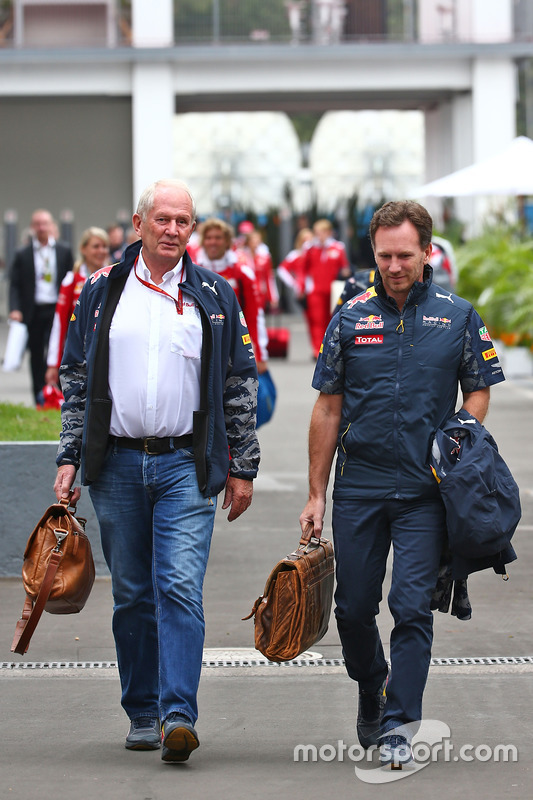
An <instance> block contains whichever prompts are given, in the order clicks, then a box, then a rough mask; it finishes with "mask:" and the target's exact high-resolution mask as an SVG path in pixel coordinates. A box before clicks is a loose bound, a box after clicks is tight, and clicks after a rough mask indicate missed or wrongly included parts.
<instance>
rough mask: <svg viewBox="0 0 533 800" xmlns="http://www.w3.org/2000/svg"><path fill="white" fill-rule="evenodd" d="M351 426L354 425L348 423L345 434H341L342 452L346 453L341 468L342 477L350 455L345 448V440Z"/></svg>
mask: <svg viewBox="0 0 533 800" xmlns="http://www.w3.org/2000/svg"><path fill="white" fill-rule="evenodd" d="M351 424H352V423H351V422H349V423H348V427H347V428H346V430H345V431H343V433H341V442H340V444H341V447H342V452H343V453H344V461H343V462H342V466H341V476H342V475H343V473H344V466H345V464H346V462H347V461H348V453H347V452H346V448H345V446H344V438H345V436H346V434H347V433H348V431H349V430H350V426H351Z"/></svg>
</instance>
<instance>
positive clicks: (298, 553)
mask: <svg viewBox="0 0 533 800" xmlns="http://www.w3.org/2000/svg"><path fill="white" fill-rule="evenodd" d="M333 575H334V558H333V545H332V544H331V542H330V541H329V540H328V539H316V538H311V539H310V540H309V541H306V540H304V539H302V540H301V541H300V545H299V547H298V549H297V550H295V551H294V553H290V554H289V555H288V556H287V557H286V558H283V559H282V560H281V561H279V562H278V563H277V564H276V566H275V567H274V569H273V570H272V572H271V573H270V575H269V576H268V579H267V582H266V585H265V591H264V593H263V595H262V596H261V597H258V598H257V600H256V601H255V603H254V607H253V609H252V611H251V613H250V614H249V615H248V616H247V617H244V619H250V617H252V616H253V617H254V622H255V646H256V649H257V650H259V651H260V652H261V653H262V654H263V655H264V656H266V657H267V658H268V659H269V660H270V661H278V662H279V661H290V660H291V659H293V658H296V657H297V656H299V655H300V654H301V653H303V652H304V651H305V650H307V649H308V648H309V647H311V646H312V645H314V644H315V643H316V642H318V641H319V640H320V639H321V638H322V637H323V636H324V635H325V633H326V631H327V629H328V624H329V617H330V613H331V602H332V598H333Z"/></svg>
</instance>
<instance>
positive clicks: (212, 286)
mask: <svg viewBox="0 0 533 800" xmlns="http://www.w3.org/2000/svg"><path fill="white" fill-rule="evenodd" d="M140 248H141V242H135V243H134V244H132V245H130V246H129V247H128V248H127V250H126V252H125V253H124V257H123V260H122V261H121V262H120V263H118V264H115V265H113V266H112V267H104V269H102V270H99V271H98V272H96V273H94V275H92V276H91V277H90V278H89V279H88V280H87V282H86V284H85V286H84V287H83V291H82V293H81V295H80V298H79V300H78V302H77V304H76V307H75V309H74V313H73V315H72V319H71V322H70V325H69V331H68V335H67V340H66V344H65V351H64V353H63V359H62V364H61V368H60V377H61V386H62V389H63V394H64V397H65V402H64V404H63V406H62V409H61V417H62V432H61V436H60V443H59V449H58V454H57V459H56V461H57V464H58V465H61V464H73V465H74V466H75V467H76V468H78V467H79V466H80V463H81V470H82V471H81V480H82V483H83V484H90V483H93V482H94V481H95V480H97V478H98V476H99V473H100V469H101V467H102V463H103V460H104V458H105V454H106V450H107V447H108V440H109V422H110V419H111V399H110V397H109V391H108V370H109V328H110V325H111V320H112V317H113V314H114V311H115V309H116V307H117V304H118V301H119V299H120V295H121V293H122V291H123V288H124V285H125V283H126V280H127V278H128V275H129V273H130V271H131V269H132V268H133V265H134V263H135V260H136V258H137V256H138V254H139V251H140ZM183 258H184V263H185V269H186V280H185V281H184V283H183V284H182V287H183V291H184V292H185V293H187V294H189V295H191V296H192V297H193V298H194V299H195V301H196V302H197V304H198V307H199V311H200V316H201V320H202V331H203V341H202V367H201V379H200V383H201V385H200V409H199V410H198V411H195V412H194V417H193V435H194V454H195V463H196V474H197V478H198V485H199V487H200V491H201V492H202V493H203V494H204V496H206V497H209V496H214V495H216V494H218V493H219V492H220V491H221V490H222V489H223V488H224V485H225V483H226V480H227V477H228V472H229V473H230V474H231V475H232V476H233V477H236V478H243V479H245V480H251V479H253V478H254V477H255V476H256V475H257V469H258V465H259V457H260V454H259V443H258V441H257V435H256V431H255V422H256V402H257V369H256V365H255V358H254V356H253V351H252V346H251V343H250V336H249V333H248V329H247V327H246V322H245V319H244V315H243V313H242V311H241V310H240V308H239V304H238V302H237V298H236V295H235V292H234V291H233V289H232V288H231V286H230V285H229V283H227V281H225V280H224V279H223V278H221V277H220V276H219V275H215V274H214V273H212V272H210V271H209V270H206V269H204V268H202V267H199V266H197V265H196V264H193V263H192V261H191V259H190V257H189V255H188V254H187V253H185V255H184V256H183Z"/></svg>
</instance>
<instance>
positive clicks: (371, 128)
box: [309, 110, 424, 213]
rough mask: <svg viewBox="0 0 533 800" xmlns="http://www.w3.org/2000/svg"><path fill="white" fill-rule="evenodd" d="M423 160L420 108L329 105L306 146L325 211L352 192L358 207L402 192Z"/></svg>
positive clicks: (412, 183)
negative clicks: (356, 108)
mask: <svg viewBox="0 0 533 800" xmlns="http://www.w3.org/2000/svg"><path fill="white" fill-rule="evenodd" d="M423 160H424V116H423V114H422V113H421V112H420V111H370V110H369V111H329V112H327V113H326V114H324V116H323V117H322V118H321V120H320V121H319V123H318V125H317V127H316V130H315V133H314V135H313V139H312V141H311V147H310V151H309V168H310V175H311V179H312V184H313V189H314V192H315V195H316V198H317V202H318V206H319V208H320V209H321V210H322V211H324V212H326V213H329V212H331V211H333V210H335V209H336V208H337V207H338V206H339V203H342V202H344V201H346V200H347V199H348V198H350V197H352V196H353V195H354V194H357V196H358V204H359V206H360V207H364V206H365V205H366V204H369V205H375V204H376V203H378V202H379V201H380V200H382V199H383V198H384V197H385V198H387V199H388V200H392V199H397V198H400V197H405V196H406V193H407V192H408V191H409V190H410V189H412V187H413V186H416V185H417V184H418V183H419V182H420V181H421V180H422V171H423Z"/></svg>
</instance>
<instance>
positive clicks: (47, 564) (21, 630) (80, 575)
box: [11, 500, 95, 655]
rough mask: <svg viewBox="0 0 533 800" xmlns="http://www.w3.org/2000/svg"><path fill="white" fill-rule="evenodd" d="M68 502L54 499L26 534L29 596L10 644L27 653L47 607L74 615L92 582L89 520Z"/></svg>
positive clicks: (24, 567) (25, 575)
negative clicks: (88, 533) (30, 531)
mask: <svg viewBox="0 0 533 800" xmlns="http://www.w3.org/2000/svg"><path fill="white" fill-rule="evenodd" d="M68 505H69V501H68V500H64V501H63V500H62V501H61V502H60V503H54V505H51V506H50V507H49V508H48V509H47V510H46V511H45V513H44V514H43V516H42V517H41V519H40V520H39V522H38V523H37V525H36V526H35V528H34V530H33V532H32V533H31V535H30V538H29V539H28V543H27V545H26V549H25V551H24V563H23V565H22V583H23V585H24V589H25V591H26V601H25V603H24V608H23V610H22V618H21V619H20V620H19V621H18V622H17V627H16V630H15V637H14V639H13V644H12V645H11V651H12V652H13V653H20V654H21V655H23V654H24V653H25V652H26V651H27V649H28V645H29V643H30V639H31V637H32V635H33V632H34V630H35V628H36V627H37V623H38V622H39V619H40V617H41V614H42V613H43V611H48V612H49V613H50V614H75V613H77V612H78V611H81V609H82V608H83V606H84V605H85V603H86V601H87V598H88V597H89V594H90V592H91V589H92V586H93V583H94V575H95V571H94V561H93V555H92V551H91V543H90V542H89V539H88V538H87V536H86V534H85V520H84V519H82V518H79V517H75V516H74V512H75V510H76V509H75V508H74V510H73V511H70V509H69V508H68Z"/></svg>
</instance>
